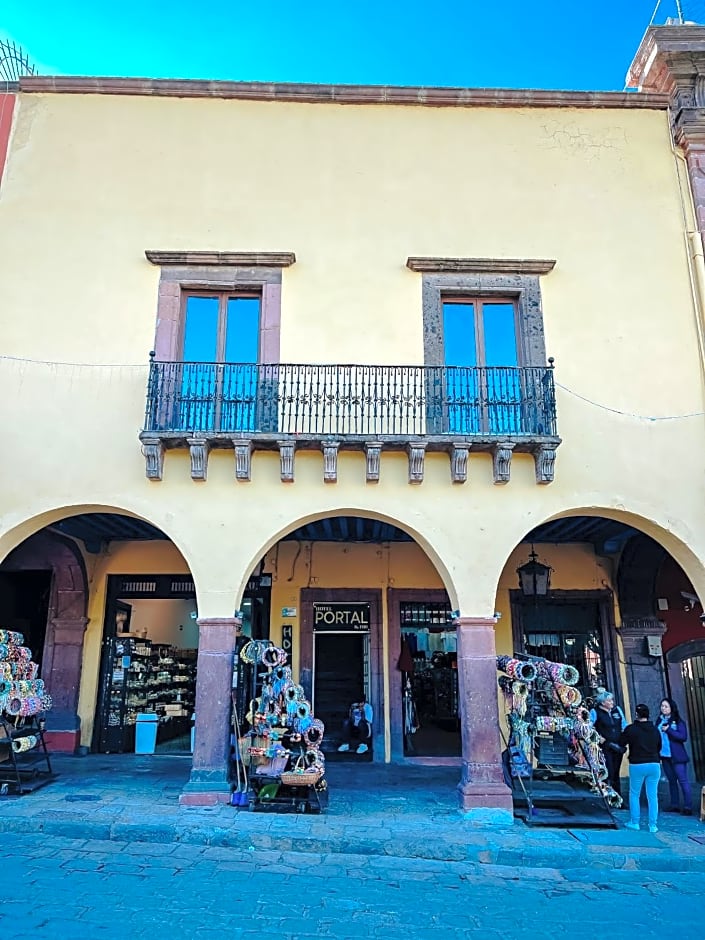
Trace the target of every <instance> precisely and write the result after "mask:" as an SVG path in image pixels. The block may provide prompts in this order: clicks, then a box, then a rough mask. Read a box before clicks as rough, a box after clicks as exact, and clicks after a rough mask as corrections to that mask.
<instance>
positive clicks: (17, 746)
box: [0, 630, 54, 795]
mask: <svg viewBox="0 0 705 940" xmlns="http://www.w3.org/2000/svg"><path fill="white" fill-rule="evenodd" d="M23 644H24V637H23V636H22V634H21V633H17V632H15V631H14V630H0V795H8V794H22V793H30V792H32V790H36V789H37V788H38V787H40V786H43V785H44V784H45V783H49V782H50V781H51V780H53V779H54V777H53V773H52V768H51V761H50V759H49V752H48V751H47V747H46V742H45V741H44V730H45V718H44V715H45V713H46V712H47V711H48V710H49V709H50V708H51V697H50V696H49V695H47V693H46V690H45V688H44V681H43V680H42V679H40V678H39V676H38V673H39V667H38V665H37V664H36V663H35V662H32V653H31V651H30V650H29V649H28V648H27V647H26V646H24V645H23Z"/></svg>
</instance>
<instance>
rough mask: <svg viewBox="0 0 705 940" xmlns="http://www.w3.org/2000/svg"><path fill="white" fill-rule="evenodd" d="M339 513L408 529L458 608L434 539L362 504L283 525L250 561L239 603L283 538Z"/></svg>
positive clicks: (452, 604) (456, 594) (303, 517)
mask: <svg viewBox="0 0 705 940" xmlns="http://www.w3.org/2000/svg"><path fill="white" fill-rule="evenodd" d="M335 516H360V517H361V518H363V519H374V520H377V521H380V522H385V523H387V524H388V525H393V526H395V527H396V528H397V529H401V530H402V531H403V532H406V534H407V535H409V536H410V537H411V538H412V539H413V540H414V542H416V544H417V545H418V546H419V547H420V548H421V549H422V550H423V552H424V553H425V554H426V556H427V557H428V559H429V561H430V562H431V563H432V564H433V566H434V567H435V569H436V571H437V572H438V575H439V577H440V579H441V581H442V582H443V586H444V587H445V589H446V592H447V593H448V597H449V598H450V602H451V606H452V607H454V608H455V607H457V603H458V593H457V589H456V586H455V583H454V581H453V578H452V576H451V573H450V569H449V567H448V565H447V564H446V563H445V561H444V559H443V557H442V556H441V555H440V553H439V552H438V550H437V549H436V548H435V546H434V545H433V544H432V542H431V541H430V539H429V538H428V537H427V536H426V535H424V533H423V532H422V531H421V530H420V529H417V528H415V527H414V526H411V525H409V523H408V522H406V521H403V520H401V519H398V518H396V517H394V516H390V515H387V514H386V513H381V512H378V511H377V510H374V509H368V508H362V507H354V508H353V507H341V508H336V509H320V510H317V511H315V512H310V513H306V514H305V515H302V516H299V517H298V518H297V519H295V520H292V521H290V522H289V523H287V524H286V525H283V526H281V527H280V528H279V529H278V530H277V531H276V532H275V533H273V534H272V535H271V536H269V537H268V538H267V539H266V541H265V542H264V543H263V545H262V546H261V547H260V548H259V549H258V550H257V551H256V552H254V553H253V554H252V555H251V557H250V560H249V564H248V567H247V568H246V570H245V573H244V574H243V577H242V580H241V583H240V585H239V587H238V603H239V602H240V601H241V599H242V596H243V593H244V591H245V586H246V584H247V579H248V577H249V572H251V571H252V570H254V568H255V566H256V565H257V563H258V561H259V560H260V559H261V558H262V557H263V556H264V555H266V554H267V552H268V551H270V549H272V548H274V546H275V545H276V544H277V543H278V542H279V541H281V539H283V538H284V537H285V536H287V535H289V533H290V532H294V531H295V530H296V529H299V528H301V527H302V526H305V525H307V524H309V523H311V522H317V521H319V520H320V519H327V518H330V517H335Z"/></svg>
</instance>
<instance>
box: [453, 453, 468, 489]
mask: <svg viewBox="0 0 705 940" xmlns="http://www.w3.org/2000/svg"><path fill="white" fill-rule="evenodd" d="M469 453H470V444H453V450H452V451H451V453H450V478H451V480H452V481H453V483H465V481H466V480H467V478H468V454H469Z"/></svg>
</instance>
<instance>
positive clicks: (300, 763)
mask: <svg viewBox="0 0 705 940" xmlns="http://www.w3.org/2000/svg"><path fill="white" fill-rule="evenodd" d="M322 776H323V771H322V770H319V769H318V768H314V767H308V768H306V767H305V766H304V759H303V756H302V757H300V758H299V759H298V760H297V761H296V764H295V765H294V768H293V770H285V771H284V773H283V774H282V775H281V777H280V780H281V782H282V783H283V784H284V786H287V787H312V786H315V784H317V783H318V781H319V780H320V779H321V777H322Z"/></svg>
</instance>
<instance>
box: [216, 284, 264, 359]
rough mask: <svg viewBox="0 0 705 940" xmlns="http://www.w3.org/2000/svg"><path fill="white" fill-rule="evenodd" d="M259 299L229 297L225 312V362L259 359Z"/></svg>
mask: <svg viewBox="0 0 705 940" xmlns="http://www.w3.org/2000/svg"><path fill="white" fill-rule="evenodd" d="M259 317H260V299H259V297H230V298H228V306H227V311H226V329H225V355H224V357H223V359H224V361H225V362H257V360H258V359H259Z"/></svg>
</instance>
